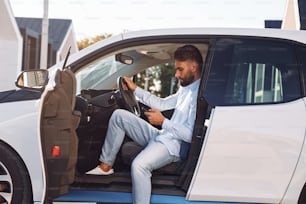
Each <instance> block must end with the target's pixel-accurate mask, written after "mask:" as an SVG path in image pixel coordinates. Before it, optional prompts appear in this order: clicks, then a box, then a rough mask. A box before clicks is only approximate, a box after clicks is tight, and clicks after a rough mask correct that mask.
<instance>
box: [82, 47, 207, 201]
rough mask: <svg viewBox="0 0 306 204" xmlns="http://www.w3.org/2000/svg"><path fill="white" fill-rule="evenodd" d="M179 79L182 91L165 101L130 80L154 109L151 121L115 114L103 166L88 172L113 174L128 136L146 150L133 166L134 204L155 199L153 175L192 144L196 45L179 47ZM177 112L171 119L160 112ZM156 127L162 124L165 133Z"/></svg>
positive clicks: (197, 76)
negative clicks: (187, 144) (154, 171)
mask: <svg viewBox="0 0 306 204" xmlns="http://www.w3.org/2000/svg"><path fill="white" fill-rule="evenodd" d="M174 59H175V69H176V73H175V76H176V77H177V78H178V80H179V82H180V88H179V90H178V92H177V93H176V94H174V95H170V96H168V97H166V98H164V99H162V98H159V97H157V96H155V95H152V94H150V93H149V92H147V91H144V90H143V89H141V88H139V87H137V86H136V85H135V84H134V83H133V82H132V81H131V80H130V79H129V78H127V77H125V78H124V79H125V81H126V84H127V86H128V88H129V89H130V90H132V91H133V92H134V94H135V95H136V96H137V97H138V98H139V100H140V101H141V102H142V103H144V104H146V105H148V106H150V107H151V108H152V109H150V110H149V111H147V112H145V115H146V117H147V118H148V121H149V123H148V122H146V121H145V120H143V119H141V118H139V117H137V116H135V115H134V114H132V113H130V112H128V111H126V110H120V109H119V110H116V111H114V113H113V114H112V116H111V118H110V121H109V125H108V130H107V134H106V139H105V142H104V145H103V147H102V151H101V155H100V161H101V163H100V165H99V166H97V167H96V168H95V169H93V170H91V171H89V172H87V174H94V175H109V174H112V173H113V172H114V170H113V168H112V166H113V164H114V161H115V159H116V155H117V153H118V151H119V149H120V147H121V144H122V142H123V139H124V136H125V135H128V136H129V137H130V138H131V139H132V140H134V141H135V142H136V143H137V144H138V145H140V146H143V147H144V149H143V150H142V151H141V152H140V153H139V154H138V155H137V156H136V157H135V159H134V160H133V162H132V166H131V175H132V183H133V203H134V204H149V203H150V196H151V172H152V171H153V170H155V169H158V168H160V167H163V166H165V165H167V164H169V163H171V162H176V161H178V160H179V159H180V149H181V146H182V145H181V144H183V143H185V142H187V143H190V142H191V137H192V132H193V126H194V121H195V115H196V102H197V93H198V87H199V83H200V75H201V68H202V63H203V62H202V56H201V53H200V51H199V50H198V49H197V48H196V47H194V46H192V45H185V46H182V47H179V48H178V49H177V50H176V51H175V53H174ZM170 109H174V113H173V116H172V117H171V119H170V120H169V119H167V118H165V117H164V116H163V115H162V113H161V112H160V111H163V110H170ZM152 125H160V126H161V127H162V129H161V130H159V129H157V128H155V127H154V126H152Z"/></svg>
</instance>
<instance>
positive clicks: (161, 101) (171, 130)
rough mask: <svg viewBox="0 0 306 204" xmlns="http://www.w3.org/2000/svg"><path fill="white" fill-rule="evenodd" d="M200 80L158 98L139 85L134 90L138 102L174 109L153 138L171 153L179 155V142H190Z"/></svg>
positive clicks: (154, 106) (159, 108)
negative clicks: (174, 92)
mask: <svg viewBox="0 0 306 204" xmlns="http://www.w3.org/2000/svg"><path fill="white" fill-rule="evenodd" d="M199 84H200V80H199V79H198V80H197V81H195V82H193V83H192V84H190V85H188V86H185V87H183V86H181V87H180V88H179V90H178V91H177V92H176V94H173V95H170V96H168V97H166V98H159V97H157V96H155V95H153V94H151V93H149V92H147V91H145V90H143V89H141V88H139V87H137V88H136V89H135V91H134V94H135V96H136V97H138V98H139V100H140V102H142V103H143V104H145V105H147V106H150V107H151V108H154V109H157V110H159V111H165V110H171V109H174V113H173V115H172V117H171V119H170V120H169V119H165V120H164V122H163V124H162V130H161V131H160V135H158V136H157V137H156V138H155V139H156V141H159V142H161V143H163V144H164V145H165V146H166V147H167V149H168V151H169V153H170V154H171V155H175V156H177V157H179V156H180V155H179V153H180V146H181V142H182V141H185V142H188V143H190V142H191V138H192V132H193V126H194V121H195V117H196V107H197V106H196V105H197V95H198V89H199Z"/></svg>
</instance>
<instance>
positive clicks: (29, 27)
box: [0, 0, 78, 91]
mask: <svg viewBox="0 0 306 204" xmlns="http://www.w3.org/2000/svg"><path fill="white" fill-rule="evenodd" d="M42 9H43V8H42ZM0 25H1V27H2V28H5V29H0V91H5V90H12V89H16V86H15V83H14V82H15V80H16V77H17V75H18V74H19V73H20V72H21V71H23V70H30V69H39V68H40V67H39V66H40V65H39V64H40V49H41V46H40V41H41V26H42V18H21V17H18V18H15V17H14V14H13V12H12V9H11V5H10V3H9V0H0ZM69 47H71V53H75V52H77V51H78V46H77V41H76V38H75V33H74V30H73V24H72V20H69V19H49V35H48V67H50V66H52V65H54V64H55V63H57V62H59V61H61V60H63V59H64V58H65V56H66V53H67V51H68V49H69Z"/></svg>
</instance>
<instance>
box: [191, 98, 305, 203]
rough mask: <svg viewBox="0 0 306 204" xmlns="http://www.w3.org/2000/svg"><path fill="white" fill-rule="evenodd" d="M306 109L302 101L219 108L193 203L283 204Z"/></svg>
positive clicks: (193, 190)
mask: <svg viewBox="0 0 306 204" xmlns="http://www.w3.org/2000/svg"><path fill="white" fill-rule="evenodd" d="M304 110H305V107H304V102H303V100H297V101H294V102H290V103H286V104H278V105H263V106H241V107H216V108H215V110H214V112H213V115H212V116H213V117H212V118H211V120H210V121H209V124H210V127H209V130H208V132H207V135H206V141H205V143H204V144H205V146H204V147H203V150H202V153H201V156H200V158H199V160H200V161H201V162H200V163H199V164H198V167H197V170H196V173H195V176H194V178H193V183H192V187H191V190H190V192H189V194H190V195H189V199H191V200H213V201H235V202H251V201H252V202H264V203H278V202H279V201H280V200H281V198H282V197H283V195H284V193H285V191H286V188H287V187H288V184H289V183H290V179H291V177H292V174H293V172H294V170H295V167H296V164H297V161H298V158H299V155H300V152H301V148H302V145H303V142H304V136H305V134H304V133H305V125H304V123H305V122H304V121H305V119H306V118H305V113H304ZM293 118H294V120H293Z"/></svg>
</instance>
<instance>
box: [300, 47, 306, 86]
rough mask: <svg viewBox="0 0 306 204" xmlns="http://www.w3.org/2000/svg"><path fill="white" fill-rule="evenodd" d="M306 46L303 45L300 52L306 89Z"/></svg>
mask: <svg viewBox="0 0 306 204" xmlns="http://www.w3.org/2000/svg"><path fill="white" fill-rule="evenodd" d="M305 56H306V47H302V48H301V49H300V52H299V59H300V61H301V67H302V70H303V77H304V78H303V79H304V90H305V91H306V59H305Z"/></svg>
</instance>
